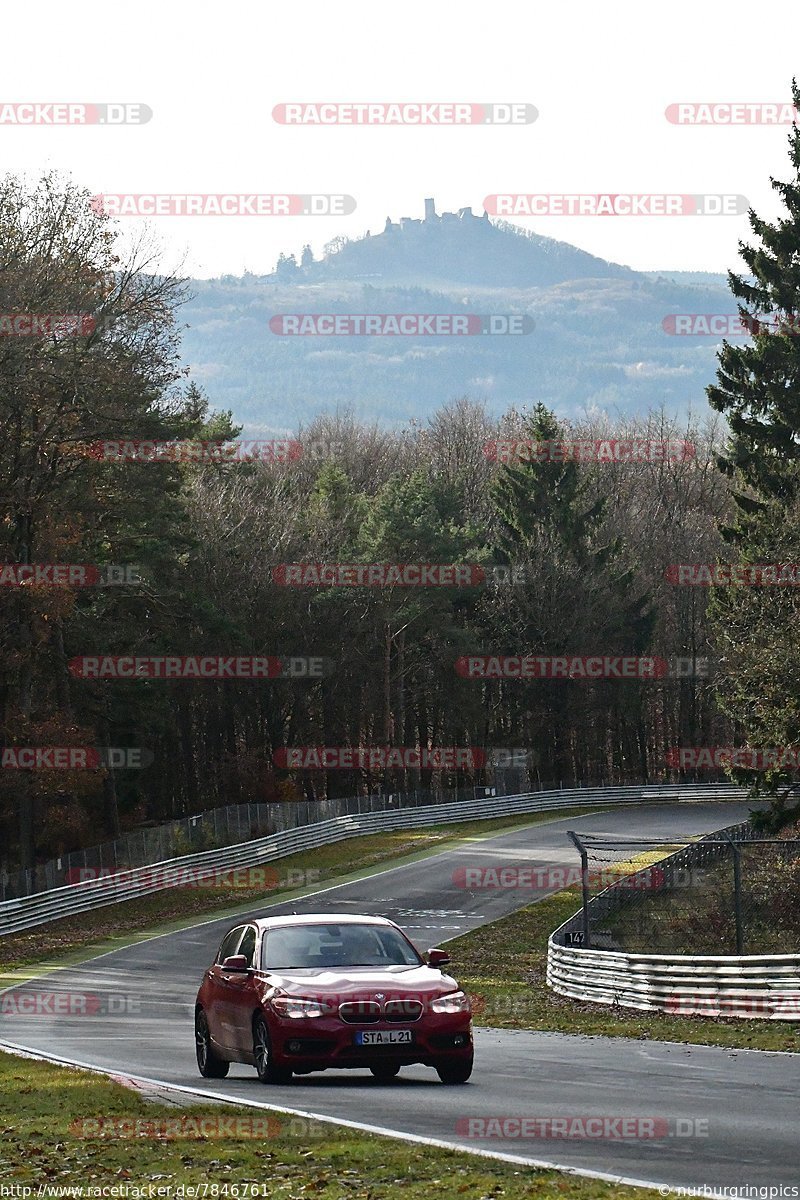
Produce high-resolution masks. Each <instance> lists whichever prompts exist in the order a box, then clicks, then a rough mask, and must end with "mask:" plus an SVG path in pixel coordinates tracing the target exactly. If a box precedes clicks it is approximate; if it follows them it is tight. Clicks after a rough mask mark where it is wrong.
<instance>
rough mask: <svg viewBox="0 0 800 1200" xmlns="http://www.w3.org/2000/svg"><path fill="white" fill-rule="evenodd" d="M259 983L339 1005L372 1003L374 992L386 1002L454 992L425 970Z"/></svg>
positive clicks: (297, 975) (335, 972)
mask: <svg viewBox="0 0 800 1200" xmlns="http://www.w3.org/2000/svg"><path fill="white" fill-rule="evenodd" d="M261 979H262V981H263V983H264V984H265V985H266V990H268V991H272V990H273V989H275V990H277V991H281V992H285V993H288V994H289V995H292V996H310V997H314V998H317V997H319V998H322V997H324V996H328V995H329V996H330V997H331V998H334V997H335V998H336V999H337V1000H338V1002H339V1003H341V1001H342V1000H344V999H372V998H373V997H374V995H375V992H383V993H384V995H385V996H386V998H387V999H392V998H394V997H404V996H418V997H419V998H420V999H433V998H434V997H436V996H446V995H447V994H448V992H454V991H456V990H457V988H458V984H457V983H456V981H455V979H453V978H452V977H451V976H450V975H444V974H443V973H442V972H441V971H438V970H436V969H435V968H434V967H426V966H420V967H401V966H398V967H388V968H381V967H347V968H342V967H330V968H327V969H323V970H318V969H315V970H304V971H300V970H296V971H294V970H293V971H265V972H263V974H262V975H261Z"/></svg>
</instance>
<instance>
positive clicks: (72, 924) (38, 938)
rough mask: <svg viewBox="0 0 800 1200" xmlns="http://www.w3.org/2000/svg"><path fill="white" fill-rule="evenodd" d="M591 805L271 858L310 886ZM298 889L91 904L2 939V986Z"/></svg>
mask: <svg viewBox="0 0 800 1200" xmlns="http://www.w3.org/2000/svg"><path fill="white" fill-rule="evenodd" d="M596 811H597V806H596V805H595V806H591V807H586V806H584V807H581V808H570V809H562V810H560V811H557V812H546V813H530V814H527V815H526V814H519V813H518V814H516V815H514V816H510V817H496V818H493V819H492V820H489V821H463V822H459V823H457V824H451V825H447V824H444V825H435V826H428V827H426V828H424V829H401V830H395V831H392V832H387V833H379V834H369V835H367V836H365V837H355V838H348V839H347V840H346V841H341V842H334V843H333V844H332V845H330V846H321V847H319V848H318V849H316V850H313V851H304V852H302V853H299V854H292V855H289V856H288V857H286V858H281V859H278V860H276V864H275V865H276V866H277V867H278V868H279V873H280V875H281V876H282V877H287V876H290V872H297V871H305V870H308V869H313V870H314V872H315V876H314V878H315V880H317V882H315V883H314V885H313V887H310V888H306V889H305V890H306V891H315V890H317V889H318V888H320V887H322V886H324V885H325V883H328V882H330V881H331V880H334V879H335V880H336V881H337V882H340V883H345V882H347V881H348V879H357V878H359V877H360V876H363V875H366V874H369V873H370V872H371V871H372V870H374V868H376V867H379V866H385V865H391V866H399V865H400V864H401V863H403V862H412V861H414V859H415V858H418V857H424V856H425V855H427V854H433V853H436V852H437V851H439V850H442V849H446V848H447V845H448V843H453V844H455V843H457V842H459V841H463V840H465V839H469V838H475V839H481V838H483V837H487V836H489V835H490V834H492V833H502V832H503V831H504V830H505V831H507V830H511V829H515V828H523V827H527V826H530V825H539V824H541V823H542V822H544V821H552V820H563V819H564V818H568V817H577V816H583V815H584V814H586V813H590V812H596ZM301 894H303V893H302V892H298V891H297V889H296V888H295V889H291V888H289V889H287V888H274V889H270V890H268V891H265V889H264V888H263V887H260V888H241V887H224V888H214V889H211V888H180V887H176V888H170V889H169V890H166V891H161V892H154V893H153V895H151V896H143V897H141V898H139V899H135V900H125V901H123V902H122V903H121V904H111V905H108V906H106V907H105V908H97V909H94V910H93V911H92V912H86V913H82V914H81V915H80V916H75V917H66V918H64V919H63V920H60V921H51V922H49V923H48V924H46V925H37V926H35V927H34V928H33V929H29V930H26V931H25V932H22V933H18V934H9V935H7V936H5V937H4V938H2V939H0V987H6V986H8V985H9V984H11V983H15V982H19V979H20V972H21V971H23V970H24V969H25V968H26V967H29V968H33V967H35V968H36V969H35V970H30V971H29V972H28V974H30V975H35V974H37V973H39V972H40V971H41V970H42V969H43V968H46V967H52V966H54V965H58V966H66V965H69V964H70V963H76V962H79V961H82V960H85V959H87V958H91V957H93V956H94V955H97V954H102V953H104V952H106V951H108V950H117V949H120V948H121V947H122V946H125V945H127V944H130V943H131V942H133V941H136V940H137V937H138V938H145V937H152V936H153V935H154V934H160V933H169V932H172V931H173V930H175V929H180V928H183V927H186V926H188V925H191V924H193V923H194V922H195V921H196V919H197V918H200V917H206V916H207V917H210V918H213V917H214V916H220V917H223V916H225V915H226V914H227V913H230V914H231V915H232V916H235V914H236V913H237V912H248V911H252V910H253V908H254V907H256V906H257V905H258V904H260V903H269V904H272V903H273V902H274V901H275V900H278V899H288V898H289V897H290V896H294V895H301Z"/></svg>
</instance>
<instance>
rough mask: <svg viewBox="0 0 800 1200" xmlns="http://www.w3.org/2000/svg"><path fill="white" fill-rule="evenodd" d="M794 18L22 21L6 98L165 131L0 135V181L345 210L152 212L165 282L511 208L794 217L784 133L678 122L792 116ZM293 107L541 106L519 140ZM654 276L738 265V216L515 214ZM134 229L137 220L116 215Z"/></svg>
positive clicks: (140, 17)
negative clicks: (430, 221) (616, 198)
mask: <svg viewBox="0 0 800 1200" xmlns="http://www.w3.org/2000/svg"><path fill="white" fill-rule="evenodd" d="M799 33H800V13H799V12H798V10H797V9H796V8H794V6H792V5H789V4H779V5H769V6H765V7H764V8H761V9H759V8H758V7H755V6H754V5H753V4H752V3H749V2H748V3H745V2H744V0H726V3H720V2H719V0H701V2H699V3H698V2H696V0H695V2H687V0H675V2H673V3H671V4H669V5H658V6H652V5H651V6H648V5H645V4H642V3H641V0H637V2H632V0H614V2H613V3H611V4H597V3H591V2H589V0H572V2H571V3H563V2H562V3H561V4H554V5H541V4H530V3H525V4H521V3H516V4H513V3H512V4H501V5H492V4H485V3H477V2H476V0H460V2H458V3H456V2H454V0H450V3H446V4H432V3H430V0H425V2H421V0H407V2H406V3H404V4H402V5H389V6H388V7H387V6H386V5H385V4H376V3H374V0H373V2H371V3H367V2H360V0H344V2H343V3H339V4H330V3H324V2H323V0H306V2H305V3H296V4H288V5H286V7H281V6H279V5H274V4H269V5H267V4H263V3H258V4H255V3H252V0H251V2H247V0H246V2H245V3H238V4H230V5H229V6H227V7H226V6H223V5H219V4H211V3H208V2H207V0H192V2H191V3H189V2H188V0H159V2H157V3H156V2H155V0H138V3H136V4H133V5H125V6H115V5H102V6H99V7H95V8H92V7H88V8H87V7H86V6H85V5H74V4H72V5H65V4H63V3H56V2H55V0H37V3H36V4H35V5H34V6H32V7H31V6H28V7H25V6H19V5H13V6H12V5H6V7H5V8H4V11H3V44H4V50H5V53H4V56H3V57H4V63H3V81H2V85H1V87H0V92H1V93H2V94H1V95H0V102H3V103H10V102H19V101H91V102H94V103H107V102H115V101H126V102H135V101H138V102H141V103H144V104H148V105H149V106H150V107H151V108H152V110H153V113H154V115H153V118H152V120H151V121H150V122H149V123H148V124H144V125H138V126H128V127H122V128H114V127H110V126H90V127H59V128H52V127H50V128H48V127H45V126H36V127H22V126H16V127H15V126H10V125H2V126H0V147H2V152H1V153H0V163H2V167H3V169H4V170H14V171H23V172H26V173H29V174H34V175H35V174H37V173H38V172H39V171H40V170H42V169H43V168H46V167H50V168H59V169H61V170H65V171H68V172H70V173H71V174H72V176H73V177H74V178H75V179H76V180H77V181H79V182H80V183H82V184H85V185H87V186H88V187H90V188H91V189H92V191H93V192H98V193H115V194H118V193H128V192H131V193H151V192H158V193H231V192H245V193H254V192H258V193H270V192H273V193H283V192H290V193H346V194H348V195H351V196H354V197H355V199H356V201H357V208H356V211H355V212H354V213H353V214H352V215H350V216H346V217H338V218H337V217H258V216H250V217H209V216H205V217H189V218H179V217H159V218H154V219H153V220H152V221H151V222H150V224H151V226H152V227H153V228H154V230H155V231H156V233H157V236H158V239H159V241H160V242H161V243H162V245H163V246H164V249H165V257H164V265H165V266H171V265H174V264H175V263H176V262H177V261H179V260H180V259H181V258H182V257H183V256H184V255H185V269H186V270H187V271H188V272H189V273H191V274H194V275H197V276H213V275H218V274H221V273H225V272H232V273H237V274H238V273H240V272H242V271H244V270H245V269H247V270H250V271H253V272H256V273H264V272H267V271H270V270H271V269H272V268H273V266H274V264H275V260H276V258H277V255H278V253H279V252H280V251H281V250H285V251H287V252H297V253H299V251H300V249H301V247H302V245H303V244H304V243H305V242H310V243H311V244H312V246H313V248H314V250H315V252H317V253H319V252H321V250H322V247H323V246H324V244H325V243H326V242H327V241H328V240H330V239H331V238H333V237H335V236H337V235H338V234H346V235H349V236H351V237H355V236H358V235H360V234H361V233H363V232H364V231H366V230H367V229H371V230H372V231H373V232H377V231H379V230H381V229H382V228H383V224H384V222H385V219H386V216H387V215H389V214H391V215H392V217H393V218H394V219H396V218H398V217H400V216H403V215H405V216H420V215H421V214H422V203H423V198H424V197H425V196H433V197H435V199H436V202H437V206H438V209H439V211H441V210H442V209H454V208H458V207H460V206H463V205H472V206H473V209H474V210H475V211H477V212H478V213H480V212H481V211H482V201H483V198H484V197H485V196H486V195H488V194H491V193H496V192H528V193H530V192H536V193H541V192H546V193H565V192H567V193H569V192H572V193H575V192H580V193H587V192H588V193H598V192H612V193H628V192H633V193H643V192H657V193H661V192H670V193H674V192H679V193H690V194H698V193H726V194H741V195H745V196H746V197H747V198H748V200H749V201H750V202H751V203H752V204H753V205H754V206H755V207H756V209H757V210H758V211H759V212H761V213H762V214H763V215H765V216H771V215H774V214H775V213H776V212H777V211H778V207H777V204H776V200H775V198H774V195H773V193H772V191H771V189H770V187H769V183H768V177H769V175H770V173H772V174H775V175H777V176H778V177H779V178H782V177H785V176H786V175H787V168H788V160H787V158H786V127H781V126H767V125H741V126H711V127H697V126H694V127H693V126H681V125H674V124H670V123H669V122H668V121H667V119H666V117H665V115H664V110H665V108H666V107H667V106H668V105H669V104H671V103H674V102H679V101H716V102H724V101H764V102H768V101H786V100H788V99H789V81H790V79H791V77H792V74H793V73H796V74H798V75H800V38H799V37H798V34H799ZM291 101H315V102H321V101H405V102H414V101H462V102H466V101H472V102H475V103H479V102H503V101H512V102H527V103H529V104H533V105H535V106H536V108H537V109H538V111H539V117H538V119H537V120H536V121H535V122H534V123H533V124H529V125H519V126H514V127H510V128H501V127H487V126H483V125H470V126H462V127H454V128H453V127H451V128H447V127H431V126H426V127H413V126H409V127H400V128H387V127H380V126H356V127H344V126H332V127H325V128H312V127H302V128H298V127H292V126H283V125H279V124H277V123H276V122H275V121H274V120H273V118H272V110H273V108H274V106H275V105H276V104H280V103H283V102H291ZM518 223H519V224H521V225H523V226H524V227H525V228H527V229H533V230H535V231H536V232H537V233H542V234H546V235H548V236H551V237H556V238H559V239H561V240H563V241H568V242H571V243H573V244H574V245H577V246H580V247H582V248H583V249H585V250H589V251H591V252H592V253H594V254H598V255H601V256H602V257H604V258H608V259H611V260H614V261H617V262H622V263H626V264H629V265H631V266H633V267H637V268H656V267H661V268H664V267H669V268H673V269H683V270H714V271H722V270H725V269H726V268H728V267H729V266H736V264H737V255H736V248H737V241H738V239H739V238H741V237H745V236H746V235H747V222H746V218H745V217H743V216H731V217H713V218H712V217H641V216H637V217H592V218H589V217H548V218H528V219H527V220H519V222H518ZM122 224H123V227H124V228H126V229H132V228H133V227H134V226H135V225H136V224H138V221H137V219H135V218H124V219H122Z"/></svg>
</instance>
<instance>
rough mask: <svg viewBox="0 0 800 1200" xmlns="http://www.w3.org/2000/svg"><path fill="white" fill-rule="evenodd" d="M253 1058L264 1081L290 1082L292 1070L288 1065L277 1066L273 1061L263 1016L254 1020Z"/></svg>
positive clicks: (260, 1077)
mask: <svg viewBox="0 0 800 1200" xmlns="http://www.w3.org/2000/svg"><path fill="white" fill-rule="evenodd" d="M253 1058H254V1059H255V1064H256V1073H257V1075H258V1078H259V1079H260V1080H261V1082H262V1083H288V1082H289V1080H290V1079H291V1078H292V1072H291V1070H290V1069H289V1068H288V1067H276V1066H275V1064H274V1063H273V1061H272V1043H271V1042H270V1037H269V1030H268V1029H267V1023H266V1021H265V1020H264V1018H263V1017H260V1016H259V1017H256V1019H255V1021H254V1022H253Z"/></svg>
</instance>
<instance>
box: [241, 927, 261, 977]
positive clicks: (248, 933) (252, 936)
mask: <svg viewBox="0 0 800 1200" xmlns="http://www.w3.org/2000/svg"><path fill="white" fill-rule="evenodd" d="M255 951H256V931H255V927H254V926H253V925H248V926H247V929H245V931H244V937H243V938H242V942H241V945H240V946H239V949H238V951H237V953H238V954H243V955H244V956H245V958H246V959H247V965H248V967H252V965H253V955H254V954H255Z"/></svg>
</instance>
